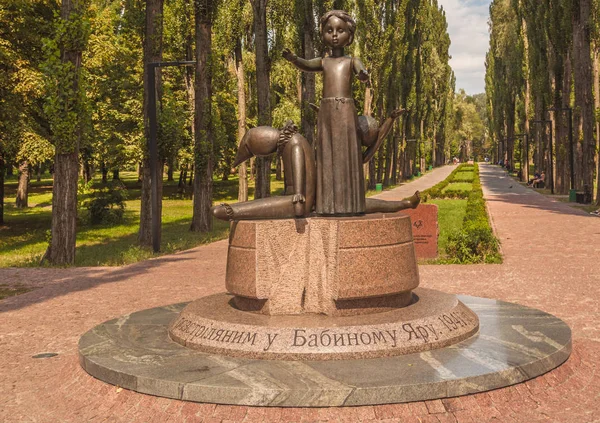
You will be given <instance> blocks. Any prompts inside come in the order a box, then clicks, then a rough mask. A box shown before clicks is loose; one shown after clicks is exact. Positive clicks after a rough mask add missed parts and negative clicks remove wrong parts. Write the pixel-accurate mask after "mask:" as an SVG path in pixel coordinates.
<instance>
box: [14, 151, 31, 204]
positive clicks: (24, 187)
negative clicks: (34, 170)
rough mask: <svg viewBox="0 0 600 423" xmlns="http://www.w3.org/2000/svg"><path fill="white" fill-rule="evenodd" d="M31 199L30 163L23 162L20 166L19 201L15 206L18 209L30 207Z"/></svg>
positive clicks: (17, 200)
mask: <svg viewBox="0 0 600 423" xmlns="http://www.w3.org/2000/svg"><path fill="white" fill-rule="evenodd" d="M28 199H29V163H27V161H24V162H21V164H20V165H19V186H18V187H17V199H16V202H15V205H16V206H17V208H18V209H24V208H27V206H28Z"/></svg>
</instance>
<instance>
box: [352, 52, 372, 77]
mask: <svg viewBox="0 0 600 423" xmlns="http://www.w3.org/2000/svg"><path fill="white" fill-rule="evenodd" d="M352 65H353V67H354V73H355V74H356V77H357V78H358V79H359V80H360V81H362V82H366V81H368V80H369V72H367V68H365V65H363V62H361V61H360V59H359V58H358V57H355V58H353V60H352Z"/></svg>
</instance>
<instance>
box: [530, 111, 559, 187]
mask: <svg viewBox="0 0 600 423" xmlns="http://www.w3.org/2000/svg"><path fill="white" fill-rule="evenodd" d="M530 122H531V123H542V124H550V125H549V128H550V160H549V162H550V166H549V167H550V193H551V194H554V149H553V148H552V144H553V143H552V121H551V120H532V121H530ZM527 157H529V155H528V156H527Z"/></svg>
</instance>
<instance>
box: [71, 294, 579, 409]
mask: <svg viewBox="0 0 600 423" xmlns="http://www.w3.org/2000/svg"><path fill="white" fill-rule="evenodd" d="M458 299H459V300H460V301H461V302H462V303H464V304H465V305H466V306H467V307H469V308H470V309H471V310H473V311H474V312H475V313H476V314H477V315H478V317H479V321H480V330H479V332H478V333H477V334H475V335H474V336H472V337H470V338H468V339H465V340H463V341H461V342H459V343H456V344H454V345H451V346H448V347H445V348H438V349H435V350H430V351H424V352H420V353H414V354H406V355H399V356H394V357H384V358H375V359H362V360H320V361H307V360H301V361H289V360H257V359H248V358H238V357H231V356H226V355H219V354H207V353H202V352H199V351H197V350H195V349H192V348H186V347H184V346H182V345H180V344H178V343H176V342H174V341H172V340H171V339H170V338H169V335H168V326H169V324H170V323H171V322H172V321H173V320H174V319H176V318H177V316H178V315H179V313H181V311H182V310H183V309H184V308H185V306H186V304H176V305H169V306H165V307H158V308H154V309H149V310H143V311H139V312H136V313H133V314H131V315H127V316H122V317H120V318H117V319H114V320H111V321H108V322H106V323H103V324H101V325H98V326H96V327H95V328H93V329H91V330H90V331H89V332H87V333H86V334H85V335H83V336H82V338H81V339H80V341H79V357H80V362H81V365H82V367H83V368H84V369H85V370H86V371H87V372H88V373H89V374H91V375H92V376H94V377H96V378H98V379H100V380H103V381H105V382H108V383H111V384H113V385H118V386H121V387H123V388H126V389H131V390H134V391H138V392H142V393H145V394H151V395H157V396H163V397H168V398H176V399H181V400H186V401H197V402H208V403H218V404H239V405H255V406H282V407H324V406H352V405H367V404H386V403H399V402H409V401H418V400H429V399H436V398H447V397H453V396H459V395H466V394H472V393H476V392H482V391H487V390H491V389H496V388H501V387H504V386H509V385H513V384H516V383H519V382H523V381H526V380H528V379H532V378H534V377H536V376H539V375H541V374H544V373H546V372H548V371H549V370H552V369H554V368H555V367H557V366H559V365H560V364H562V363H563V362H564V361H565V360H567V358H568V357H569V354H570V352H571V331H570V329H569V327H568V326H567V325H566V324H565V322H563V321H562V320H560V319H558V318H557V317H554V316H552V315H550V314H547V313H544V312H542V311H540V310H536V309H532V308H528V307H524V306H520V305H517V304H511V303H506V302H502V301H497V300H490V299H485V298H476V297H469V296H461V295H459V296H458ZM398 330H402V329H401V328H400V327H398Z"/></svg>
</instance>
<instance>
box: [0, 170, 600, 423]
mask: <svg viewBox="0 0 600 423" xmlns="http://www.w3.org/2000/svg"><path fill="white" fill-rule="evenodd" d="M481 175H482V180H483V185H484V190H485V195H486V197H487V199H488V206H489V210H490V214H491V216H492V219H493V222H494V225H495V228H496V231H497V234H498V235H499V237H500V239H501V241H502V249H503V252H504V254H505V261H504V264H502V265H487V266H484V265H476V266H421V285H422V286H425V287H430V288H435V289H442V290H445V291H447V292H454V293H464V294H470V295H475V296H481V297H488V298H499V299H502V300H506V301H513V302H516V303H519V304H523V305H527V306H532V307H538V308H540V309H542V310H544V311H547V312H550V313H553V314H555V315H557V316H559V317H561V318H562V319H564V320H566V321H567V322H568V323H569V325H571V328H572V329H573V338H574V348H573V354H572V356H571V358H570V359H569V360H568V361H567V363H565V364H564V365H563V366H561V367H560V368H558V369H556V370H554V371H552V372H549V373H547V374H546V375H543V376H541V377H538V378H536V379H534V380H532V381H529V382H526V383H524V384H520V385H516V386H513V387H508V388H504V389H499V390H495V391H492V392H487V393H481V394H476V395H469V396H465V397H460V398H452V399H445V400H435V401H426V402H416V403H409V404H398V405H384V406H373V407H370V406H368V407H349V408H341V409H335V408H324V409H282V408H252V407H241V406H235V407H231V406H220V405H213V404H195V403H185V402H181V401H176V400H169V399H166V398H155V397H152V396H148V395H142V394H138V393H135V392H130V391H127V390H123V389H120V388H117V387H115V386H110V385H107V384H105V383H103V382H100V381H98V380H95V379H93V378H92V377H90V376H89V375H87V374H86V373H85V372H84V371H83V370H82V369H81V368H80V367H79V363H78V360H77V341H78V339H79V336H80V335H81V334H82V333H84V332H85V331H87V330H89V329H90V328H92V327H93V326H95V325H97V324H99V323H100V322H102V321H105V320H108V319H111V318H114V317H117V316H120V315H123V314H126V313H130V312H133V311H136V310H140V309H144V308H150V307H156V306H159V305H164V304H169V303H175V302H180V301H188V300H193V299H195V298H198V297H199V296H202V295H207V294H211V293H215V292H219V291H222V290H223V279H224V274H225V254H226V250H227V245H226V241H220V242H216V243H214V244H211V245H207V246H204V247H199V248H195V249H192V250H189V251H184V252H181V253H179V254H174V255H171V256H166V257H162V258H159V259H155V260H150V261H147V262H143V263H139V264H136V265H132V266H127V267H121V268H76V269H0V281H2V282H3V283H5V282H10V283H13V282H21V283H24V284H27V285H31V286H38V287H39V289H36V290H34V291H32V292H30V293H27V294H24V295H20V296H18V297H12V298H9V299H6V300H4V301H1V302H0V375H1V376H0V421H3V422H30V421H31V422H84V421H110V422H115V421H122V422H138V421H139V422H165V421H173V422H183V421H185V422H221V421H232V422H263V421H264V422H271V421H280V422H295V421H298V422H300V421H311V422H312V421H332V422H337V421H349V422H356V421H387V422H400V421H401V422H426V423H429V422H433V423H444V422H485V421H490V422H492V421H493V422H538V421H540V422H541V421H544V422H547V421H554V422H598V421H600V377H599V374H598V372H600V327H599V323H600V315H599V314H600V266H599V260H598V259H599V258H600V219H599V218H597V217H593V216H590V215H587V214H585V213H583V212H580V211H578V210H575V209H572V208H570V207H569V206H567V205H566V204H563V203H559V202H555V201H553V200H550V199H548V198H546V197H544V196H542V195H540V194H538V193H536V192H534V191H533V190H530V189H528V188H525V187H522V186H521V185H519V184H518V183H516V182H514V181H513V180H511V179H510V178H508V177H506V176H505V173H504V172H503V171H502V170H500V169H498V168H495V167H493V166H487V165H482V166H481ZM411 190H413V191H414V189H413V188H411ZM42 352H55V353H58V356H56V357H53V358H47V359H33V358H32V356H33V355H35V354H39V353H42Z"/></svg>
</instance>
